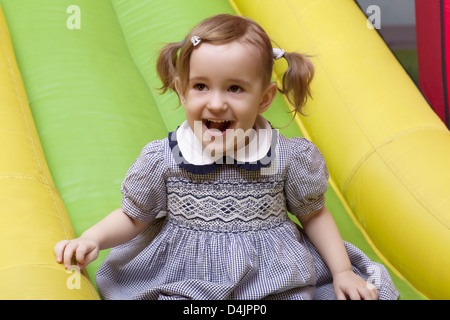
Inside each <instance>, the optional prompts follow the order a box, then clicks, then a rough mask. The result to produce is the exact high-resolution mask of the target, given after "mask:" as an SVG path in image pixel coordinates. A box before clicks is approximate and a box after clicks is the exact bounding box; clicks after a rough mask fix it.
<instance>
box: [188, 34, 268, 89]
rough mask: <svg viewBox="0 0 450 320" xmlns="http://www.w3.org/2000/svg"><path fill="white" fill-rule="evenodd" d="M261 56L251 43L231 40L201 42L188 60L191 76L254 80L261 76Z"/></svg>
mask: <svg viewBox="0 0 450 320" xmlns="http://www.w3.org/2000/svg"><path fill="white" fill-rule="evenodd" d="M262 69H263V68H262V63H261V56H260V54H259V52H258V50H256V48H255V47H254V46H253V45H249V44H243V43H240V42H239V41H233V42H230V43H226V44H210V43H201V44H200V46H199V47H198V48H195V49H194V50H193V52H192V55H191V60H190V75H189V78H193V77H223V78H224V79H226V78H236V77H238V78H245V79H247V80H249V81H255V80H256V79H257V78H260V77H261V71H262Z"/></svg>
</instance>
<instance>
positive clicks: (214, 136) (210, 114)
mask: <svg viewBox="0 0 450 320" xmlns="http://www.w3.org/2000/svg"><path fill="white" fill-rule="evenodd" d="M262 79H263V77H262V67H261V58H260V56H259V54H258V52H257V50H256V49H255V48H254V47H253V46H251V45H245V44H241V43H240V42H238V41H234V42H231V43H227V44H223V45H212V44H209V43H201V44H200V45H199V47H198V48H195V49H194V50H193V52H192V55H191V60H190V74H189V83H188V86H187V89H186V92H184V93H183V94H181V92H180V91H179V90H178V88H180V87H181V86H180V85H179V83H178V82H177V85H176V87H177V92H179V93H180V100H181V103H182V105H183V107H184V109H185V112H186V119H187V121H188V123H189V126H190V127H191V129H192V130H193V131H194V133H195V135H196V136H197V137H198V138H199V139H201V140H202V144H203V146H204V147H205V148H208V149H209V150H211V151H213V150H214V152H219V153H221V154H225V152H226V151H227V150H234V149H235V148H236V147H237V144H239V143H242V141H243V140H242V139H244V141H245V135H244V133H245V132H247V134H248V130H249V129H253V126H254V124H255V120H256V117H257V115H258V114H260V113H262V112H264V111H266V110H267V108H269V106H270V104H271V103H272V101H273V98H274V97H275V95H276V92H277V86H276V84H275V83H270V84H269V85H267V84H264V83H263V80H262ZM235 138H236V139H235ZM239 141H240V142H239ZM233 148H234V149H233Z"/></svg>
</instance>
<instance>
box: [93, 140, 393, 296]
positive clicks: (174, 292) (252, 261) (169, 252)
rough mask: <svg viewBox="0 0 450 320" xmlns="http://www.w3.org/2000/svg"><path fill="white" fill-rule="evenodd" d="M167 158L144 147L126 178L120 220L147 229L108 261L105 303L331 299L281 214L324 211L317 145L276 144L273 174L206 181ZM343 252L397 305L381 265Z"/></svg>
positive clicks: (233, 171) (221, 173)
mask: <svg viewBox="0 0 450 320" xmlns="http://www.w3.org/2000/svg"><path fill="white" fill-rule="evenodd" d="M172 147H173V145H172ZM172 149H173V148H171V145H170V139H169V138H166V139H163V140H157V141H154V142H151V143H149V144H148V145H147V146H145V147H144V149H143V150H142V153H141V155H140V156H139V157H138V158H137V159H136V161H135V162H134V163H133V165H132V166H131V168H130V169H129V171H128V173H127V175H126V178H125V180H124V183H123V185H122V193H123V200H122V208H123V210H124V212H126V213H127V214H128V215H129V216H131V217H133V218H135V219H139V220H146V221H151V222H152V223H151V225H150V226H149V228H147V229H146V231H144V232H143V233H142V234H140V235H139V236H138V237H136V238H135V239H133V240H131V241H130V242H128V243H125V244H123V245H120V246H118V247H115V248H112V249H111V252H110V253H109V255H108V256H107V257H106V259H105V260H104V262H103V264H102V266H101V267H100V268H99V270H98V272H97V275H96V281H97V287H98V289H99V292H100V293H101V295H102V297H103V298H104V299H230V300H231V299H335V298H336V297H335V294H334V291H333V286H332V278H331V274H330V272H329V270H328V268H327V267H326V266H325V264H324V262H323V261H322V259H321V257H320V255H319V254H318V253H317V252H316V250H315V249H314V247H313V245H312V244H311V242H310V241H309V239H308V238H307V236H306V235H305V234H304V233H303V232H302V231H301V229H300V228H299V227H298V226H297V225H296V224H295V223H294V222H292V221H291V220H290V219H289V217H288V215H287V211H289V212H290V213H292V214H294V215H297V216H300V215H305V214H308V213H310V212H311V211H313V210H317V209H320V208H322V207H323V206H324V203H325V197H324V193H325V191H326V189H327V185H328V184H327V180H328V172H327V168H326V165H325V161H324V159H323V157H322V155H321V154H320V152H319V151H318V149H317V148H316V147H315V145H314V144H313V143H311V142H310V141H308V140H306V139H304V138H292V139H286V138H285V137H283V136H282V135H279V136H278V139H277V144H276V147H275V148H274V149H275V150H272V152H275V155H276V157H274V159H275V160H273V161H272V163H271V167H268V168H262V167H261V168H260V169H258V168H255V167H253V168H242V167H240V166H236V165H234V164H221V165H220V166H217V167H216V168H215V169H214V170H212V172H209V171H211V170H209V171H205V172H209V173H206V174H199V173H198V172H197V173H193V172H190V171H189V170H186V168H184V167H182V166H180V165H179V164H177V163H176V162H175V161H174V157H173V154H172ZM191 168H192V166H191ZM270 169H272V170H270ZM191 171H192V170H191ZM161 212H165V213H166V215H165V217H162V218H158V215H160V214H161ZM345 246H346V249H347V251H348V254H349V257H350V260H351V262H352V265H353V269H354V271H355V272H356V273H357V274H358V275H360V276H361V277H363V278H364V279H366V280H368V281H369V282H371V283H372V284H374V285H376V286H377V288H378V290H379V297H380V299H396V298H397V296H398V292H397V290H396V288H395V286H394V285H393V283H392V281H391V278H390V277H389V274H388V272H387V270H386V269H385V268H384V266H382V265H380V264H378V263H375V262H373V261H371V260H370V259H369V258H368V257H367V256H366V255H365V254H364V253H363V252H361V251H360V250H359V249H358V248H356V247H355V246H353V245H351V244H349V243H347V242H345Z"/></svg>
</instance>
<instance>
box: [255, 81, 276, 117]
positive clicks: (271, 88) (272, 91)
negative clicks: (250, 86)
mask: <svg viewBox="0 0 450 320" xmlns="http://www.w3.org/2000/svg"><path fill="white" fill-rule="evenodd" d="M277 91H278V87H277V84H276V83H275V82H271V83H270V84H269V85H268V86H267V87H266V90H265V92H264V94H263V96H262V100H261V103H260V105H259V109H258V113H263V112H264V111H266V110H267V109H269V107H270V105H271V104H272V102H273V99H275V96H276V95H277Z"/></svg>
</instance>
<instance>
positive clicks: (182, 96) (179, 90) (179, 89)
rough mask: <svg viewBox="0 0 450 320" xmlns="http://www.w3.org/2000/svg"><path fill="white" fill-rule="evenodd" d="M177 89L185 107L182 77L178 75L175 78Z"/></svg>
mask: <svg viewBox="0 0 450 320" xmlns="http://www.w3.org/2000/svg"><path fill="white" fill-rule="evenodd" d="M175 90H176V92H177V94H178V97H179V98H180V102H181V104H182V106H183V108H184V102H185V98H184V94H183V91H182V90H181V83H180V78H179V77H176V78H175Z"/></svg>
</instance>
